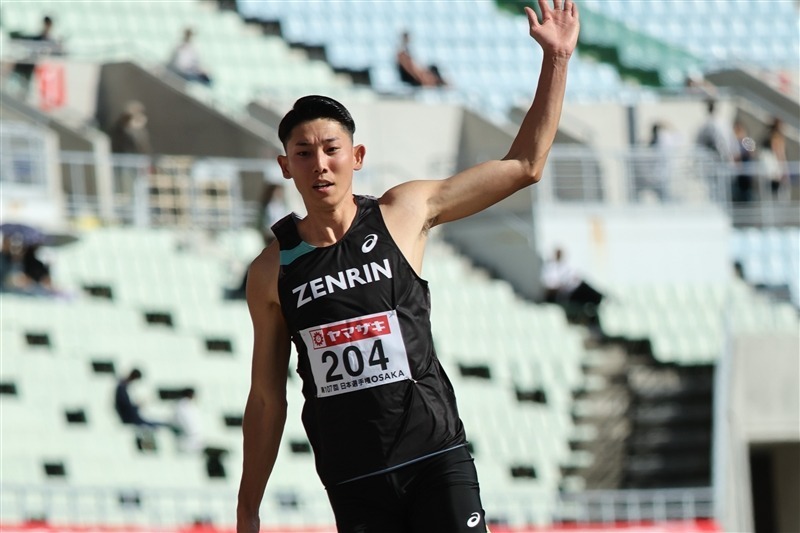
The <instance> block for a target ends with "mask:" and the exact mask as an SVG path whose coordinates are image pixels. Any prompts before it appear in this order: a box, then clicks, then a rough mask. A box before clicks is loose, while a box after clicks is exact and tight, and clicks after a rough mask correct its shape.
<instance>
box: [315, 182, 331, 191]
mask: <svg viewBox="0 0 800 533" xmlns="http://www.w3.org/2000/svg"><path fill="white" fill-rule="evenodd" d="M332 186H333V183H331V182H329V181H320V182H317V183H315V184H314V189H316V190H321V189H327V188H328V187H332Z"/></svg>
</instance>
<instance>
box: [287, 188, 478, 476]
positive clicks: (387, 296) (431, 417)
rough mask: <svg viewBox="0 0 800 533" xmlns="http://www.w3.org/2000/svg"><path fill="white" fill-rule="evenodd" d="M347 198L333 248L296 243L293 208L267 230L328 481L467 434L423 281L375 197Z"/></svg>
mask: <svg viewBox="0 0 800 533" xmlns="http://www.w3.org/2000/svg"><path fill="white" fill-rule="evenodd" d="M355 201H356V202H357V205H358V212H357V214H356V217H355V219H354V220H353V223H352V225H351V227H350V229H349V230H348V231H347V233H346V234H345V235H344V237H342V239H341V240H340V241H339V242H337V243H336V244H334V245H332V246H327V247H320V248H314V247H312V246H310V245H308V244H306V243H305V242H303V241H302V239H301V238H300V236H299V234H298V232H297V226H296V217H295V216H294V215H289V216H288V217H286V218H284V219H282V220H281V221H280V222H278V223H277V224H275V226H274V228H273V229H274V231H275V235H276V236H277V238H278V241H279V242H280V248H281V270H280V275H279V279H278V290H279V294H280V300H281V308H282V310H283V314H284V317H285V319H286V324H287V326H288V328H289V332H290V334H291V337H292V341H293V342H294V344H295V346H296V348H297V352H298V356H299V357H298V364H297V371H298V373H299V375H300V377H301V378H302V380H303V395H304V396H305V406H304V408H303V424H304V426H305V428H306V432H307V434H308V438H309V441H310V442H311V445H312V447H313V449H314V453H315V458H316V464H317V471H318V473H319V475H320V478H321V479H322V482H323V483H324V484H325V485H326V486H330V485H333V484H337V483H341V482H343V481H347V480H350V479H353V478H357V477H360V476H364V475H369V474H373V473H377V472H381V471H384V470H386V469H389V468H392V467H396V466H398V465H402V464H404V463H407V462H409V461H413V460H415V459H418V458H420V457H424V456H426V455H429V454H431V453H436V452H438V451H441V450H445V449H447V448H450V447H453V446H456V445H460V444H463V443H464V442H465V437H464V429H463V426H462V424H461V420H460V419H459V417H458V411H457V408H456V401H455V396H454V394H453V390H452V386H451V385H450V381H449V379H448V378H447V376H446V375H445V373H444V370H443V369H442V367H441V364H440V363H439V360H438V359H437V357H436V354H435V352H434V348H433V341H432V338H431V328H430V293H429V291H428V284H427V282H426V281H424V280H422V279H421V278H420V277H419V276H418V275H417V274H416V273H415V272H414V270H413V268H412V267H411V265H410V264H409V263H408V261H407V260H406V258H405V257H404V256H403V254H402V252H401V251H400V250H399V248H398V247H397V245H396V244H395V242H394V240H393V239H392V237H391V235H390V234H389V231H388V230H387V228H386V226H385V224H384V221H383V217H382V215H381V212H380V208H379V206H378V202H377V200H375V199H374V198H369V197H361V196H356V197H355Z"/></svg>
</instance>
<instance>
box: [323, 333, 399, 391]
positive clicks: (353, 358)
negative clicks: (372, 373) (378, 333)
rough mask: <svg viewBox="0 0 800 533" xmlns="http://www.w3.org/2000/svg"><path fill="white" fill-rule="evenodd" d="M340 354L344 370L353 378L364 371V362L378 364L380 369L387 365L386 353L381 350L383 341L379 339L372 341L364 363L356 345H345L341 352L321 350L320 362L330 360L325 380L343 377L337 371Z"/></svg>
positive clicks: (371, 364) (325, 362)
mask: <svg viewBox="0 0 800 533" xmlns="http://www.w3.org/2000/svg"><path fill="white" fill-rule="evenodd" d="M340 356H341V364H342V366H343V367H344V370H345V371H346V372H347V374H348V375H349V376H350V377H353V378H356V377H358V376H360V375H361V374H363V373H364V367H365V364H367V365H369V366H379V367H380V368H381V370H386V369H387V368H388V365H389V358H388V357H386V354H385V353H384V352H383V343H382V342H381V340H380V339H378V340H376V341H375V342H373V343H372V348H371V349H370V353H369V357H368V358H367V361H366V363H365V361H364V354H363V353H362V352H361V350H360V349H359V348H358V346H347V347H345V349H344V350H342V353H341V354H339V353H337V352H335V351H333V350H325V351H324V352H322V363H323V364H326V365H327V364H328V363H329V362H330V367H328V371H327V372H326V373H325V380H326V381H327V382H328V383H333V382H336V381H341V380H343V379H344V375H343V374H341V373H340V372H338V370H339V363H340V361H339V358H340Z"/></svg>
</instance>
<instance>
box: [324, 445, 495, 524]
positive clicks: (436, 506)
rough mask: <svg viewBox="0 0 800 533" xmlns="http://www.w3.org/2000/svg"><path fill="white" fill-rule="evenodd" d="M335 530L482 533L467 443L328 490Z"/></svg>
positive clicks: (477, 494)
mask: <svg viewBox="0 0 800 533" xmlns="http://www.w3.org/2000/svg"><path fill="white" fill-rule="evenodd" d="M328 498H329V499H330V501H331V506H332V507H333V514H334V515H335V516H336V529H337V530H338V531H339V532H340V533H356V532H357V533H412V532H413V533H428V532H430V533H458V532H464V533H484V532H485V531H486V521H485V518H484V511H483V507H482V505H481V495H480V488H479V486H478V474H477V472H476V471H475V464H474V461H473V459H472V456H471V455H470V454H469V452H468V451H467V449H466V447H463V446H462V447H460V448H456V449H455V450H451V451H448V452H444V453H442V454H439V455H436V456H434V457H431V458H430V459H425V460H422V461H419V462H418V463H413V464H411V465H408V466H404V467H402V468H399V469H397V470H394V471H392V472H389V473H386V474H378V475H374V476H370V477H366V478H362V479H359V480H356V481H351V482H348V483H344V484H342V485H336V486H334V487H330V488H329V489H328Z"/></svg>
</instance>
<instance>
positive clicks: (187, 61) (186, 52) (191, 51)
mask: <svg viewBox="0 0 800 533" xmlns="http://www.w3.org/2000/svg"><path fill="white" fill-rule="evenodd" d="M193 37H194V31H193V30H192V29H191V28H186V29H185V30H183V40H182V41H181V42H180V44H178V46H176V47H175V50H174V51H173V52H172V57H171V58H170V60H169V68H170V69H171V70H172V71H173V72H175V73H176V74H177V75H178V76H180V77H181V78H183V79H185V80H186V81H196V82H199V83H202V84H203V85H205V86H210V85H211V83H212V82H211V77H210V76H209V75H208V72H206V70H205V68H203V64H202V62H201V61H200V54H199V53H198V51H197V48H196V47H195V45H194V43H193V42H192V39H193Z"/></svg>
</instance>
